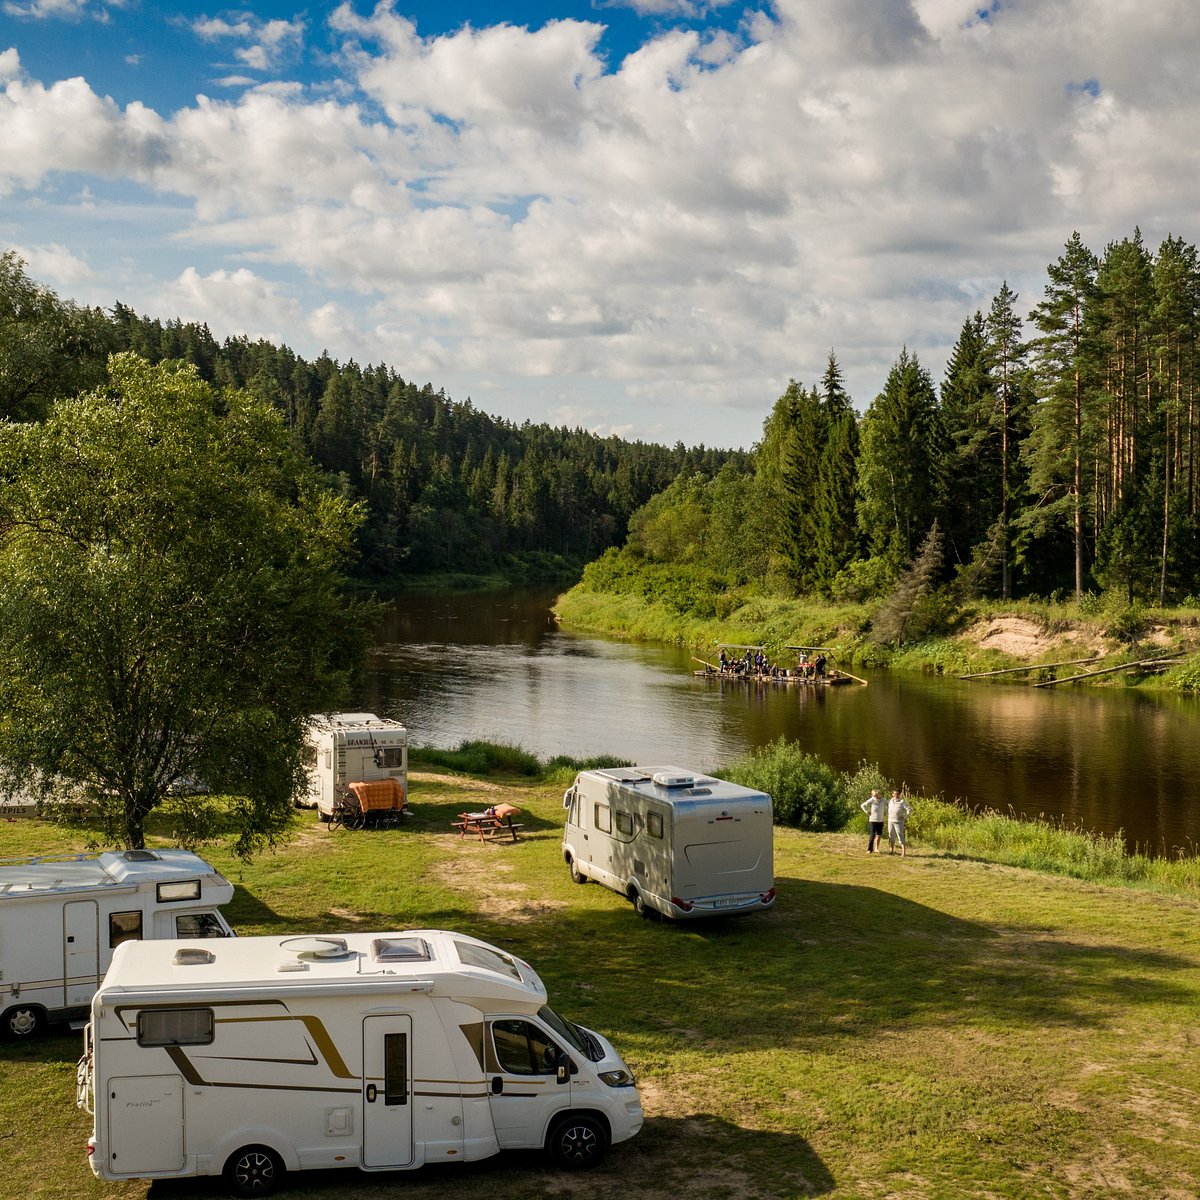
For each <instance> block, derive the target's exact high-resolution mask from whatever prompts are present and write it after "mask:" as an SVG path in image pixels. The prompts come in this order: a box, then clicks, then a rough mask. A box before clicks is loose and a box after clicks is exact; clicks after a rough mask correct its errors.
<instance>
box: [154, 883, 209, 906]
mask: <svg viewBox="0 0 1200 1200" xmlns="http://www.w3.org/2000/svg"><path fill="white" fill-rule="evenodd" d="M155 894H156V895H157V896H158V902H159V904H170V903H171V901H173V900H199V899H200V880H198V879H178V880H174V881H173V882H171V883H160V884H159V885H158V887H157V888H156V889H155Z"/></svg>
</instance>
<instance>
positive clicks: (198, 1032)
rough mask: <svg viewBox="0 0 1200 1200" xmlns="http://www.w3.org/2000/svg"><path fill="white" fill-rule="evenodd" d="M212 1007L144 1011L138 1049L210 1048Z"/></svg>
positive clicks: (139, 1025)
mask: <svg viewBox="0 0 1200 1200" xmlns="http://www.w3.org/2000/svg"><path fill="white" fill-rule="evenodd" d="M213 1029H214V1022H213V1010H212V1009H211V1008H144V1009H142V1011H141V1012H140V1013H138V1021H137V1043H138V1045H139V1046H210V1045H212V1040H213Z"/></svg>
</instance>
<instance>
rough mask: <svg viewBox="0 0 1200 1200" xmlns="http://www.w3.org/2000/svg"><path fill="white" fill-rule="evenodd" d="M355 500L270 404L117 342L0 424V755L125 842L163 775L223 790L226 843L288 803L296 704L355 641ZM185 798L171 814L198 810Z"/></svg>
mask: <svg viewBox="0 0 1200 1200" xmlns="http://www.w3.org/2000/svg"><path fill="white" fill-rule="evenodd" d="M358 520H359V513H358V510H357V508H356V507H355V506H354V505H352V504H350V503H348V502H346V501H344V500H342V499H340V498H338V497H336V496H334V495H332V494H330V493H329V492H328V491H326V490H325V489H324V488H323V487H322V486H321V484H320V483H319V481H318V479H317V478H316V476H315V475H314V473H313V472H312V470H311V468H310V467H309V466H308V465H307V464H306V462H305V461H304V460H302V459H300V458H299V457H298V456H297V454H296V453H295V451H294V450H293V448H292V445H291V442H290V439H289V436H288V433H287V430H286V428H285V425H284V422H283V419H282V417H281V416H280V415H279V414H278V413H276V412H274V411H272V410H271V409H270V408H269V407H268V406H267V405H265V404H264V403H262V402H260V401H256V400H254V399H252V398H251V397H250V396H249V395H247V394H246V393H240V392H229V393H224V394H218V393H217V392H216V391H215V390H214V389H212V388H211V387H209V386H208V385H207V384H205V383H203V382H202V381H201V380H200V379H199V377H198V375H197V373H196V371H195V370H194V369H193V368H190V367H187V368H185V367H182V366H180V365H179V364H175V365H174V366H168V365H162V366H158V367H152V366H150V365H149V364H147V363H146V362H145V361H144V360H142V359H139V358H137V357H136V356H133V355H128V354H127V355H121V356H117V357H115V358H114V359H113V360H112V362H111V366H110V381H109V384H108V386H107V387H105V388H103V389H100V390H97V391H94V392H91V393H90V394H85V395H83V396H80V397H79V398H77V399H73V400H68V401H62V402H60V403H58V404H57V405H56V406H55V407H54V408H53V409H52V411H51V412H50V414H49V415H48V417H47V419H46V421H45V422H44V423H41V424H36V425H35V424H28V425H18V424H10V425H7V426H0V628H3V630H4V637H3V639H0V763H2V764H3V766H4V768H5V769H6V773H7V774H9V775H10V776H17V777H21V776H24V777H26V778H27V779H34V780H40V781H41V782H42V784H43V786H45V787H46V788H48V789H51V790H53V789H55V788H57V787H59V786H60V785H61V784H62V783H63V782H64V781H67V782H73V783H74V784H75V785H77V786H78V787H79V788H81V789H82V791H83V794H84V795H85V796H86V798H87V799H88V800H89V801H90V808H89V810H88V811H89V812H90V813H92V814H93V816H94V819H95V820H96V821H97V822H98V823H99V825H100V827H101V829H102V831H103V832H104V833H105V834H106V835H107V836H109V837H114V838H117V839H119V840H120V841H123V842H124V844H125V845H126V846H127V847H131V848H132V847H139V846H141V845H143V844H144V839H145V836H146V821H147V818H148V817H149V816H150V814H151V813H152V812H153V811H154V810H155V808H156V807H158V806H159V805H160V804H161V803H162V801H163V799H164V797H165V796H166V794H167V791H168V788H169V787H170V786H171V785H172V783H173V782H175V781H177V780H180V779H181V778H193V779H201V780H203V781H205V782H206V783H207V784H208V785H209V786H210V787H211V788H212V789H213V790H214V791H215V792H219V793H223V794H227V795H230V796H233V797H235V798H236V799H235V800H234V802H233V805H234V807H233V832H234V833H235V834H236V844H237V849H238V850H239V852H241V853H249V852H251V851H252V850H254V849H255V848H256V847H259V846H260V845H262V844H263V842H264V840H268V841H269V840H270V839H271V838H273V837H274V836H275V835H276V834H277V833H278V832H279V831H280V830H281V829H282V828H283V826H284V824H285V823H286V821H287V820H288V817H289V813H290V808H291V798H292V795H293V792H294V789H295V788H296V786H297V784H298V782H299V780H300V777H301V769H302V768H301V758H300V755H301V746H302V741H303V725H304V721H305V718H306V716H307V715H308V714H309V713H312V712H315V711H321V710H323V709H325V708H327V707H329V706H330V705H332V704H333V703H335V702H336V700H337V699H338V696H339V692H340V690H341V686H342V685H343V684H344V682H345V680H346V678H347V676H348V674H349V673H350V672H351V671H352V670H353V668H354V667H355V666H356V659H357V656H358V655H359V654H360V653H361V650H362V642H363V639H362V632H361V622H360V621H359V620H358V618H357V617H356V615H355V610H353V609H351V608H348V607H347V605H346V603H345V601H344V599H343V597H342V595H341V594H340V575H339V571H340V567H341V564H342V562H343V560H344V556H345V555H346V552H347V549H348V547H349V545H350V544H351V541H352V538H353V533H354V530H355V527H356V525H357V523H358ZM205 804H206V802H204V801H202V800H197V801H196V802H195V805H193V806H192V807H190V808H189V809H188V810H187V811H186V812H184V814H183V825H182V826H181V827H180V828H179V829H177V830H175V833H176V836H178V837H180V838H181V839H182V840H185V841H186V840H189V838H192V839H194V837H195V836H196V834H197V833H198V832H202V831H204V830H205V829H206V828H211V826H210V825H206V822H210V821H211V817H212V814H213V811H214V810H213V809H212V808H211V807H209V808H206V807H205Z"/></svg>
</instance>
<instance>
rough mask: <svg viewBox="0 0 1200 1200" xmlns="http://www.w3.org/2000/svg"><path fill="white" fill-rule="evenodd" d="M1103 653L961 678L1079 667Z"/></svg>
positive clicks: (978, 677)
mask: <svg viewBox="0 0 1200 1200" xmlns="http://www.w3.org/2000/svg"><path fill="white" fill-rule="evenodd" d="M1103 657H1104V655H1103V654H1093V655H1092V656H1091V657H1090V658H1068V659H1067V660H1066V661H1065V662H1052V663H1030V664H1029V665H1028V666H1027V667H1005V668H1004V669H1003V670H1000V671H975V672H974V673H973V674H971V675H960V676H959V679H986V678H987V677H988V676H989V675H1016V674H1019V673H1020V672H1022V671H1044V670H1047V669H1052V668H1054V667H1077V666H1079V665H1080V664H1081V663H1090V662H1098V661H1099V660H1100V659H1102V658H1103Z"/></svg>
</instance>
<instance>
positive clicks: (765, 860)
mask: <svg viewBox="0 0 1200 1200" xmlns="http://www.w3.org/2000/svg"><path fill="white" fill-rule="evenodd" d="M563 807H564V808H565V809H566V810H567V820H566V826H565V827H564V829H563V842H562V845H563V858H564V859H566V862H567V866H568V867H570V868H571V877H572V878H573V879H574V880H575V882H576V883H587V881H588V880H589V879H594V880H596V882H597V883H602V884H604V886H605V887H609V888H612V890H613V891H614V892H620V893H621V895H622V896H626V897H628V899H630V900H631V901H632V902H633V906H634V908H636V909H637V911H638V912H639V913H640V914H641V915H642V916H649V915H651V913H653V912H658V913H661V914H662V915H663V916H664V917H672V918H676V919H687V918H694V917H711V916H721V915H726V914H731V913H745V912H754V911H756V910H758V909H763V908H770V907H771V905H772V904H774V903H775V864H774V845H775V841H774V829H773V826H772V815H771V797H770V796H768V795H766V794H765V793H764V792H756V791H752V790H751V789H750V788H744V787H741V786H739V785H738V784H736V783H727V782H725V781H724V780H721V779H713V778H712V777H711V776H708V775H696V774H693V773H692V772H690V771H681V770H680V769H679V768H678V767H613V768H610V769H608V770H597V771H582V772H580V774H578V775H577V776H576V777H575V782H574V784H573V785H572V786H571V787H570V788H569V789H568V790H567V793H566V795H565V796H564V797H563Z"/></svg>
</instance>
